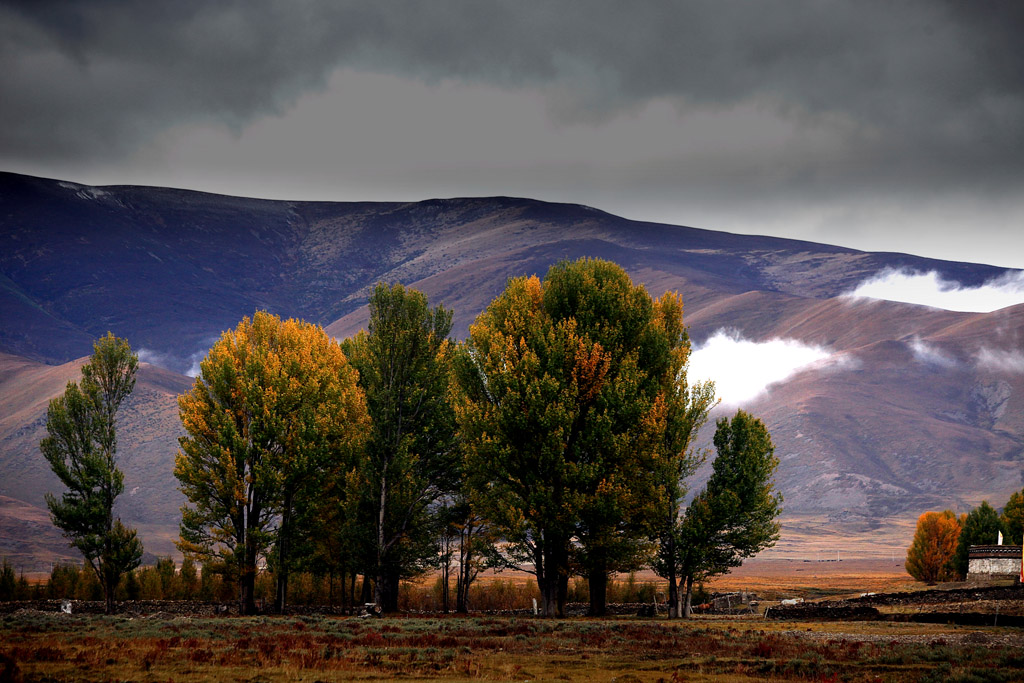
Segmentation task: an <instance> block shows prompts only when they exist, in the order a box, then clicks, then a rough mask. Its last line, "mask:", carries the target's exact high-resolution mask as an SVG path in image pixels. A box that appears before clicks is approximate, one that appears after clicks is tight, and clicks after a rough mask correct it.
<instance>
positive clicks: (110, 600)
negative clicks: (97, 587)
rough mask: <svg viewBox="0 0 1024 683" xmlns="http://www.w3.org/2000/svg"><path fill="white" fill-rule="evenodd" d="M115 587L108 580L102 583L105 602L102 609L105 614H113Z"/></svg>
mask: <svg viewBox="0 0 1024 683" xmlns="http://www.w3.org/2000/svg"><path fill="white" fill-rule="evenodd" d="M116 588H117V585H116V584H114V582H113V581H111V580H110V579H109V578H108V579H107V580H106V581H104V582H103V597H104V600H105V605H104V609H105V611H106V613H107V614H113V613H114V590H115V589H116Z"/></svg>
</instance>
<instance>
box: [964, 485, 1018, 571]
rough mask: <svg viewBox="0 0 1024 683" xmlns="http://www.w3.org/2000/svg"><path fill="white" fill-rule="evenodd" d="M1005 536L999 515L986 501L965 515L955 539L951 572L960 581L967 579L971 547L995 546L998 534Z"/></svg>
mask: <svg viewBox="0 0 1024 683" xmlns="http://www.w3.org/2000/svg"><path fill="white" fill-rule="evenodd" d="M1000 532H1002V533H1003V534H1004V535H1005V534H1006V529H1005V528H1004V527H1003V523H1002V521H1001V520H1000V519H999V514H998V513H997V512H996V511H995V508H993V507H992V506H991V505H989V504H988V501H987V500H983V501H981V505H979V506H978V507H976V508H974V509H973V510H971V511H970V512H968V513H967V517H966V518H965V519H964V521H963V523H962V525H961V529H960V537H959V538H958V539H957V545H956V553H954V554H953V571H954V572H955V573H956V576H957V578H959V579H960V580H961V581H962V580H964V579H966V578H967V570H968V568H969V565H970V557H969V554H970V550H971V546H972V545H995V544H996V541H998V540H999V534H1000Z"/></svg>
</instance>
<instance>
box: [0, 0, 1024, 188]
mask: <svg viewBox="0 0 1024 683" xmlns="http://www.w3.org/2000/svg"><path fill="white" fill-rule="evenodd" d="M1021 7H1022V5H1021V3H1017V2H1005V3H1000V2H993V3H988V2H985V3H976V2H974V3H971V2H949V3H936V2H931V1H927V2H926V1H924V0H921V1H920V2H871V1H868V2H827V1H810V0H806V1H801V0H782V1H778V2H743V3H741V2H720V1H712V2H688V3H676V2H629V3H623V2H610V1H609V2H575V3H574V2H521V1H520V2H478V1H465V2H456V1H448V2H443V1H442V2H408V3H391V2H360V3H345V2H279V3H268V2H251V1H250V2H233V3H231V2H222V3H200V2H156V1H151V2H144V3H138V2H114V1H102V0H101V1H92V2H58V1H38V0H37V1H35V2H26V3H12V2H7V3H0V98H2V100H3V105H2V107H0V158H7V159H14V160H17V159H55V160H62V159H68V160H74V159H78V158H83V157H95V156H97V155H117V154H120V153H125V152H128V151H131V150H132V149H133V148H135V146H136V145H139V144H140V143H143V142H144V141H146V140H147V139H148V138H149V137H151V136H153V135H156V134H158V133H160V132H161V131H163V130H165V129H167V128H169V127H173V126H178V125H193V124H207V123H215V124H225V125H227V126H229V127H231V128H232V129H234V130H241V129H242V128H243V127H244V126H245V125H246V124H247V123H249V122H251V121H253V120H255V119H256V118H258V117H261V116H265V115H267V114H283V113H285V112H286V111H287V110H288V108H289V107H290V106H291V105H292V104H294V103H295V102H296V101H297V99H298V98H299V97H300V96H302V95H303V94H306V93H308V92H311V91H316V90H318V89H321V88H324V87H325V86H326V83H327V81H328V79H329V77H330V76H331V74H332V72H333V71H334V70H335V69H337V68H339V67H349V68H353V69H356V70H369V71H375V72H379V73H392V74H397V75H401V76H404V77H414V78H418V79H423V80H426V81H428V82H436V81H440V80H442V79H454V80H456V81H459V82H463V83H469V84H486V85H497V86H499V87H503V88H524V89H538V90H539V91H540V92H541V93H543V95H544V97H545V101H546V104H547V107H548V111H549V115H550V116H551V117H552V119H553V120H554V121H555V122H556V123H578V122H584V123H593V124H595V125H597V124H600V123H602V122H605V121H608V120H610V119H611V118H612V117H614V116H617V115H619V114H623V113H629V112H632V111H638V110H639V109H640V108H642V107H643V106H644V105H646V104H647V103H649V102H651V101H652V100H659V99H664V100H667V101H670V102H671V103H673V104H674V106H675V107H676V108H677V110H678V111H679V113H680V115H681V126H685V119H686V115H687V114H688V112H692V111H694V110H696V109H700V108H709V107H710V108H729V107H733V106H738V105H752V104H753V105H756V106H758V107H763V108H764V109H766V110H769V111H771V112H772V113H773V115H775V116H783V117H785V118H787V119H789V120H793V121H796V122H798V123H799V125H800V126H802V127H807V128H813V127H815V126H819V125H821V124H822V122H823V121H826V122H828V125H829V126H831V127H833V128H834V129H835V130H836V131H840V133H838V134H839V135H841V137H842V138H843V139H842V145H841V149H842V153H841V154H840V155H839V156H837V157H836V158H832V159H822V158H817V159H815V160H813V162H807V163H806V164H805V165H804V166H803V167H801V169H800V170H799V172H798V173H797V175H799V176H800V178H801V181H806V182H810V183H814V182H818V180H819V178H818V175H819V174H820V172H821V167H822V166H830V167H831V168H830V170H829V173H831V174H835V173H839V174H840V175H841V176H843V177H844V178H845V179H846V180H849V181H853V182H857V183H861V182H862V183H864V184H867V185H870V184H871V183H878V182H888V180H890V179H893V180H899V181H900V182H915V183H920V184H922V185H934V184H939V185H943V184H951V185H964V184H967V185H975V186H998V185H1000V184H1003V183H1005V184H1006V185H1007V186H1016V184H1017V183H1018V182H1019V179H1020V174H1021V171H1022V170H1024V168H1022V167H1024V155H1022V154H1021V150H1022V142H1024V125H1022V124H1024V50H1020V49H1019V47H1018V42H1019V40H1020V35H1022V32H1024V17H1022V13H1024V10H1022V9H1020V8H1021ZM341 123H343V122H341ZM680 134H685V133H684V132H681V133H680ZM510 144H515V142H514V141H510ZM837 169H838V170H837ZM910 179H913V180H912V181H911V180H910ZM978 184H984V185H978Z"/></svg>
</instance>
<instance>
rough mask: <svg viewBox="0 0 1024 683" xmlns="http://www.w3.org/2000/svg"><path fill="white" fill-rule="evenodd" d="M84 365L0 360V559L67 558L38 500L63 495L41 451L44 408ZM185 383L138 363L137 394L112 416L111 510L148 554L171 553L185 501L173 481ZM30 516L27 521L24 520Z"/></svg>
mask: <svg viewBox="0 0 1024 683" xmlns="http://www.w3.org/2000/svg"><path fill="white" fill-rule="evenodd" d="M86 360H87V359H86V358H80V359H78V360H75V361H71V362H69V363H65V364H63V365H57V366H52V365H44V364H42V363H38V362H35V361H31V360H28V359H25V358H20V357H17V356H11V355H8V354H0V556H6V557H10V558H11V559H12V561H13V560H15V559H17V560H19V561H22V560H25V559H28V558H32V557H38V554H39V552H42V551H41V550H40V549H43V550H45V552H43V554H44V555H51V554H52V555H51V559H52V556H56V557H71V556H72V555H71V551H69V550H68V549H67V547H66V545H67V544H66V542H64V541H63V539H61V538H60V533H59V532H58V531H57V530H56V529H54V528H53V527H52V526H49V524H48V522H47V524H46V525H45V526H44V527H43V528H40V527H39V526H38V525H39V523H40V520H48V519H49V517H48V514H47V512H46V503H45V501H44V500H43V495H44V494H45V493H46V492H48V491H50V492H54V493H57V492H59V491H61V490H62V488H61V484H60V482H59V480H58V479H57V478H56V476H54V474H53V473H52V472H51V471H50V468H49V465H48V464H47V462H46V460H45V459H44V458H43V456H42V454H41V453H40V452H39V441H40V440H41V439H42V438H43V437H44V436H46V409H47V406H48V405H49V401H50V399H51V398H53V397H55V396H57V395H59V394H60V393H61V392H63V391H64V387H65V386H66V385H67V383H68V382H69V381H78V379H79V378H80V377H81V367H82V365H83V364H84V363H85V361H86ZM190 386H191V380H190V379H189V378H187V377H183V376H181V375H178V374H176V373H174V372H171V371H169V370H165V369H163V368H159V367H156V366H154V365H150V364H148V363H142V364H140V367H139V374H138V379H137V381H136V386H135V391H134V392H133V393H132V395H131V396H130V397H129V398H128V400H127V401H126V402H125V404H124V406H123V407H122V409H121V412H120V413H119V415H118V463H119V466H120V467H121V470H122V471H123V472H124V474H125V493H124V495H122V496H121V497H120V498H119V499H118V502H117V506H116V508H115V511H116V513H117V514H118V515H120V516H122V517H123V518H124V519H125V520H128V521H130V522H131V523H132V524H133V525H135V526H140V527H143V528H146V529H147V530H148V533H147V534H146V536H145V537H144V540H145V541H146V546H147V550H149V551H150V552H152V553H157V554H163V555H166V554H169V553H171V552H173V549H174V548H173V545H172V539H173V537H174V536H175V535H176V520H177V518H178V516H179V508H180V507H181V504H182V503H183V502H184V498H183V497H182V495H181V494H180V493H179V492H178V490H177V482H176V481H175V479H174V477H173V474H172V472H173V468H174V455H175V452H176V451H177V437H178V436H179V435H181V434H183V433H184V432H183V430H182V428H181V423H180V422H179V420H178V404H177V396H178V394H179V393H182V392H184V391H186V390H187V389H188V388H189V387H190ZM30 508H31V510H32V511H33V512H31V514H26V512H27V511H29V510H30Z"/></svg>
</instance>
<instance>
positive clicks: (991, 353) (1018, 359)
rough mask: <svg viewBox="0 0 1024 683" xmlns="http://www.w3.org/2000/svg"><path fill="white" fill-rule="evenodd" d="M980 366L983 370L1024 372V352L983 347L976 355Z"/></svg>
mask: <svg viewBox="0 0 1024 683" xmlns="http://www.w3.org/2000/svg"><path fill="white" fill-rule="evenodd" d="M975 358H976V361H977V364H978V367H979V368H981V369H983V370H995V371H997V372H1017V373H1021V374H1024V352H1022V351H1003V350H1002V349H990V348H988V347H982V348H981V349H980V350H979V351H978V354H977V356H976V357H975Z"/></svg>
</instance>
